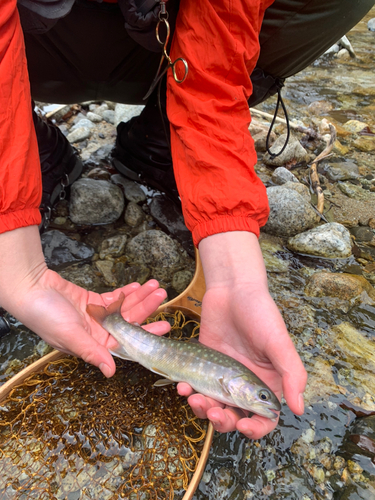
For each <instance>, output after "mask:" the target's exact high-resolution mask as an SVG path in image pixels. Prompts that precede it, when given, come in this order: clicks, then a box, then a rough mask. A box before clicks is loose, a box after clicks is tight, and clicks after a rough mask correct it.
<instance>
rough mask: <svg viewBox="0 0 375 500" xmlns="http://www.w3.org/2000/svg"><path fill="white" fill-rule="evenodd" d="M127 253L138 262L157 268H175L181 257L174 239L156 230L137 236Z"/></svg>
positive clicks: (129, 245) (128, 246)
mask: <svg viewBox="0 0 375 500" xmlns="http://www.w3.org/2000/svg"><path fill="white" fill-rule="evenodd" d="M126 251H127V254H129V255H130V256H131V257H132V258H133V259H134V260H136V261H137V262H140V263H142V264H146V265H147V264H150V265H152V266H155V267H173V266H176V265H178V264H179V262H180V255H179V252H178V250H177V247H176V244H175V242H174V241H173V240H172V238H170V237H169V236H168V235H166V234H165V233H163V232H162V231H156V230H154V229H151V230H150V231H144V232H142V233H140V234H138V235H137V236H135V237H134V238H133V239H132V240H131V241H130V242H129V243H128V245H127V247H126Z"/></svg>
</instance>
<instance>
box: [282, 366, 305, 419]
mask: <svg viewBox="0 0 375 500" xmlns="http://www.w3.org/2000/svg"><path fill="white" fill-rule="evenodd" d="M306 382H307V372H306V370H305V368H304V367H303V366H302V369H301V368H300V369H299V372H298V371H296V372H295V374H293V376H292V375H291V374H290V373H287V374H285V375H284V376H283V393H284V397H285V400H286V402H287V404H288V406H289V408H290V409H291V410H292V412H293V413H295V414H296V415H302V414H303V412H304V409H305V405H304V401H303V391H304V390H305V387H306Z"/></svg>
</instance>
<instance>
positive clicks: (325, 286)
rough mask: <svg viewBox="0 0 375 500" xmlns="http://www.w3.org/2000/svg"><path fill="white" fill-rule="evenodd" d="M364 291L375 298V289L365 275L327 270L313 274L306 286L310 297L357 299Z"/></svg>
mask: <svg viewBox="0 0 375 500" xmlns="http://www.w3.org/2000/svg"><path fill="white" fill-rule="evenodd" d="M363 292H367V294H368V295H369V297H371V298H372V299H374V300H375V289H374V288H373V287H372V286H371V284H370V283H369V282H368V281H367V280H366V279H365V278H364V277H363V276H357V275H355V274H344V273H328V272H326V271H322V272H317V273H315V274H313V275H312V276H311V277H310V279H309V281H308V283H307V285H306V287H305V294H306V295H308V296H309V297H323V296H330V297H337V298H339V299H343V300H351V299H357V298H359V297H360V295H361V294H362V293H363Z"/></svg>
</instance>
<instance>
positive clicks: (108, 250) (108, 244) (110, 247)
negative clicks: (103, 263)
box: [99, 234, 127, 260]
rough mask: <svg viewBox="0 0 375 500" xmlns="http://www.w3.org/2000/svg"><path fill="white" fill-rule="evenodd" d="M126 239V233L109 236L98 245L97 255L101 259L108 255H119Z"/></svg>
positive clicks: (122, 251) (122, 250) (123, 248)
mask: <svg viewBox="0 0 375 500" xmlns="http://www.w3.org/2000/svg"><path fill="white" fill-rule="evenodd" d="M126 241H127V236H126V234H119V235H116V236H111V237H110V238H107V239H106V240H103V241H102V244H101V246H100V253H99V257H100V258H101V259H102V260H103V259H105V258H106V257H108V256H109V255H111V256H112V257H120V256H121V255H122V254H123V253H124V250H125V245H126Z"/></svg>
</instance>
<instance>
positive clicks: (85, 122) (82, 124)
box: [70, 118, 95, 132]
mask: <svg viewBox="0 0 375 500" xmlns="http://www.w3.org/2000/svg"><path fill="white" fill-rule="evenodd" d="M80 127H87V128H94V127H95V125H94V124H93V122H92V121H91V120H88V119H87V118H81V119H80V120H78V121H77V123H75V124H74V125H73V127H72V128H71V129H70V132H74V130H77V128H80Z"/></svg>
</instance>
